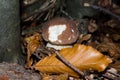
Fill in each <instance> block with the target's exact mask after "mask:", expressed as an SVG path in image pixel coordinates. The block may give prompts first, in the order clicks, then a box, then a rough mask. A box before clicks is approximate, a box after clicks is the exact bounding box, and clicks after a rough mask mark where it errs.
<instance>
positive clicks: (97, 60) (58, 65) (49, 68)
mask: <svg viewBox="0 0 120 80" xmlns="http://www.w3.org/2000/svg"><path fill="white" fill-rule="evenodd" d="M59 53H60V54H61V55H62V56H63V57H64V58H65V59H66V60H68V61H69V62H70V63H71V64H72V65H74V66H75V67H76V68H78V69H80V70H82V71H84V70H96V71H99V72H101V71H104V70H105V68H106V67H107V66H108V64H109V63H111V62H112V60H111V59H110V58H108V57H107V56H105V55H103V54H101V53H100V52H99V51H97V50H96V49H94V48H92V47H90V46H85V45H80V44H75V45H74V47H73V48H64V49H62V50H61V51H60V52H59ZM34 68H35V69H36V70H39V71H41V72H43V73H56V74H57V73H68V74H69V75H71V76H75V77H78V75H77V73H75V72H74V71H73V70H72V69H70V68H69V67H67V66H66V65H65V64H64V63H63V62H61V61H60V60H59V59H57V58H56V55H55V54H52V55H51V56H47V57H45V58H44V59H42V60H40V61H39V62H38V63H37V64H35V65H34Z"/></svg>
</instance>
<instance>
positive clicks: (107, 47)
mask: <svg viewBox="0 0 120 80" xmlns="http://www.w3.org/2000/svg"><path fill="white" fill-rule="evenodd" d="M97 50H99V51H100V52H107V53H108V54H109V55H110V56H111V57H112V58H113V59H114V60H116V59H118V58H119V57H120V45H119V44H118V43H114V42H112V40H111V39H110V38H107V37H106V38H104V41H103V42H102V43H101V44H99V45H98V46H97Z"/></svg>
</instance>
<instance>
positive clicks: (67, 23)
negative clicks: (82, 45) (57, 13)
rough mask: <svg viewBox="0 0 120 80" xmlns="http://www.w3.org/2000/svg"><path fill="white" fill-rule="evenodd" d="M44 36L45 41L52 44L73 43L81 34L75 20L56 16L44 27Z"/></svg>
mask: <svg viewBox="0 0 120 80" xmlns="http://www.w3.org/2000/svg"><path fill="white" fill-rule="evenodd" d="M42 36H43V39H44V40H45V41H48V42H50V43H52V44H60V45H65V44H72V43H74V42H75V41H76V40H77V39H78V36H79V31H78V28H77V26H76V24H75V23H74V21H72V20H69V19H67V18H60V17H57V18H54V19H51V20H50V21H48V22H46V23H45V24H44V25H43V27H42Z"/></svg>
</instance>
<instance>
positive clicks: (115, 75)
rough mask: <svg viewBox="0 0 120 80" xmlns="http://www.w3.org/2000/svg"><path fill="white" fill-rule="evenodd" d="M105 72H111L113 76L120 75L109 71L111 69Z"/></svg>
mask: <svg viewBox="0 0 120 80" xmlns="http://www.w3.org/2000/svg"><path fill="white" fill-rule="evenodd" d="M107 72H108V73H110V74H112V75H114V76H117V77H120V75H119V74H117V73H113V72H111V71H107Z"/></svg>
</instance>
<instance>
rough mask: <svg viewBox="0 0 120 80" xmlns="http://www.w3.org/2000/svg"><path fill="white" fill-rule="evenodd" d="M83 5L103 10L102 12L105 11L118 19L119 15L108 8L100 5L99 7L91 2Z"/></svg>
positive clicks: (119, 18)
mask: <svg viewBox="0 0 120 80" xmlns="http://www.w3.org/2000/svg"><path fill="white" fill-rule="evenodd" d="M84 6H85V7H92V8H93V9H98V10H100V11H103V12H105V13H107V14H109V15H111V16H113V17H115V18H117V19H118V20H120V16H119V15H117V14H114V13H112V12H111V11H109V10H107V9H105V8H102V7H100V6H97V5H93V4H89V3H84Z"/></svg>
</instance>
